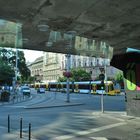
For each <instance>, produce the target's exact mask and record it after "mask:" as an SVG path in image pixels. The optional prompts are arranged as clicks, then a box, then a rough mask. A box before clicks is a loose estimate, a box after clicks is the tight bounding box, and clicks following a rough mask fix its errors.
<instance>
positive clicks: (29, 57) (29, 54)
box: [23, 50, 43, 62]
mask: <svg viewBox="0 0 140 140" xmlns="http://www.w3.org/2000/svg"><path fill="white" fill-rule="evenodd" d="M23 51H24V55H25V58H26V62H33V61H35V59H36V58H38V57H40V56H43V52H42V51H32V50H23Z"/></svg>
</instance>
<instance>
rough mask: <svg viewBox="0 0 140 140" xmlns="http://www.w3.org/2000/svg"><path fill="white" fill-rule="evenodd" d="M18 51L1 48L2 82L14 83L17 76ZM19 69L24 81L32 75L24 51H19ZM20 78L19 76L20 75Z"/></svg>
mask: <svg viewBox="0 0 140 140" xmlns="http://www.w3.org/2000/svg"><path fill="white" fill-rule="evenodd" d="M15 67H16V51H13V50H10V49H4V48H0V77H1V78H0V82H1V84H2V83H3V84H5V83H6V84H9V83H12V79H13V77H14V76H15ZM18 71H19V74H20V75H21V77H20V79H21V80H22V81H24V80H27V79H28V77H29V76H30V70H29V69H28V67H27V65H26V60H25V57H24V53H23V51H18ZM18 79H19V77H18Z"/></svg>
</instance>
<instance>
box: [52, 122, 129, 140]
mask: <svg viewBox="0 0 140 140" xmlns="http://www.w3.org/2000/svg"><path fill="white" fill-rule="evenodd" d="M125 124H127V123H126V122H120V123H115V124H110V125H105V126H101V127H98V128H93V129H89V130H86V131H78V132H77V131H76V130H75V132H73V133H74V134H71V135H63V136H58V137H55V138H54V139H55V140H66V139H72V138H74V137H75V135H81V136H82V135H88V134H91V133H96V132H99V131H103V130H106V129H110V128H113V127H118V126H121V125H125Z"/></svg>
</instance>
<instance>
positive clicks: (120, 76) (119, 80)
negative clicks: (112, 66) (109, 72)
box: [115, 72, 124, 83]
mask: <svg viewBox="0 0 140 140" xmlns="http://www.w3.org/2000/svg"><path fill="white" fill-rule="evenodd" d="M123 79H124V77H123V73H122V72H118V73H117V74H116V75H115V81H116V82H117V83H122V82H123Z"/></svg>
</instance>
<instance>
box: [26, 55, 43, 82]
mask: <svg viewBox="0 0 140 140" xmlns="http://www.w3.org/2000/svg"><path fill="white" fill-rule="evenodd" d="M28 68H29V69H30V71H31V76H33V77H34V82H41V81H43V56H41V57H39V58H37V59H36V60H35V61H34V62H33V63H31V64H28Z"/></svg>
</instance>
